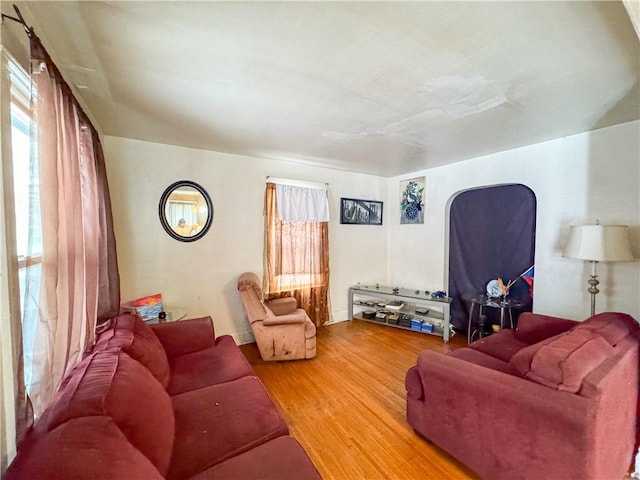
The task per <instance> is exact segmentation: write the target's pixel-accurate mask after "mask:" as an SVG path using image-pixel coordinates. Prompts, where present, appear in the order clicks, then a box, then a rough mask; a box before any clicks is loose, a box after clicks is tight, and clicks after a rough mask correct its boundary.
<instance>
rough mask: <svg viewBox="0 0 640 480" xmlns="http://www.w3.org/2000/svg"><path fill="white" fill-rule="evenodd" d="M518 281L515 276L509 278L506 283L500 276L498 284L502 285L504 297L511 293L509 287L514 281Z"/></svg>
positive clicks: (501, 289)
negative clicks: (511, 278)
mask: <svg viewBox="0 0 640 480" xmlns="http://www.w3.org/2000/svg"><path fill="white" fill-rule="evenodd" d="M516 281H518V279H517V278H514V279H513V280H509V281H508V282H507V284H506V285H505V284H504V281H503V280H502V278H500V277H498V286H499V287H500V291H501V292H502V296H503V297H506V296H507V295H509V289H510V288H511V287H512V286H513V284H514V283H516Z"/></svg>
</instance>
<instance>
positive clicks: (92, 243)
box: [23, 35, 120, 415]
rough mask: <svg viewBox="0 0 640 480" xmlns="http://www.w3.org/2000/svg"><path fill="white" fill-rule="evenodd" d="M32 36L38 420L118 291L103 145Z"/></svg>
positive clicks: (32, 384) (32, 390) (33, 379)
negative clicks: (38, 234) (38, 251)
mask: <svg viewBox="0 0 640 480" xmlns="http://www.w3.org/2000/svg"><path fill="white" fill-rule="evenodd" d="M30 38H31V77H32V81H33V83H34V86H35V89H36V91H37V97H35V98H34V99H33V101H34V102H36V103H35V104H34V108H33V109H34V111H35V117H34V119H35V124H36V128H37V135H36V138H35V139H34V141H35V142H36V144H37V146H38V147H37V158H38V168H39V180H40V181H39V187H40V190H39V195H40V202H39V204H40V213H41V219H42V220H41V221H42V268H41V279H40V285H39V286H40V290H39V295H38V297H37V299H36V301H37V302H38V308H37V319H35V321H34V322H33V324H32V326H31V327H32V328H33V340H32V342H31V344H30V345H29V348H30V349H31V351H30V352H27V351H25V358H27V356H28V357H29V358H30V365H28V366H29V367H30V372H29V375H27V378H28V383H27V391H28V392H29V396H30V398H31V400H32V403H33V406H34V411H35V413H36V415H38V414H39V413H40V412H41V411H42V409H43V407H44V405H45V404H46V402H47V401H48V400H49V399H50V398H51V396H52V395H53V393H54V392H55V390H56V389H57V387H58V385H59V383H60V381H61V380H62V378H63V377H64V375H65V374H66V373H67V372H68V371H69V370H70V369H71V368H73V366H75V365H76V364H77V363H78V362H79V361H80V360H81V358H82V355H83V353H84V352H85V351H86V350H87V348H88V347H90V346H91V345H92V343H93V341H94V339H95V329H96V325H97V324H99V323H102V322H104V321H106V320H108V319H109V318H112V317H113V316H115V315H116V314H117V313H118V309H119V304H120V292H119V275H118V269H117V258H116V250H115V238H114V232H113V219H112V213H111V202H110V199H109V189H108V185H107V178H106V171H105V165H104V157H103V153H102V146H101V145H100V142H99V139H98V135H97V132H96V131H95V129H94V127H93V125H92V124H91V122H90V120H89V119H88V118H87V116H86V115H85V114H84V112H83V111H82V108H81V107H80V106H79V104H78V102H77V101H76V99H75V98H74V97H73V94H72V92H71V90H70V88H69V86H68V85H67V84H66V83H65V81H64V79H63V78H62V76H61V75H60V72H59V71H58V69H57V68H56V66H55V65H54V64H53V62H52V61H51V59H50V57H49V55H48V54H47V52H46V51H45V49H44V47H43V46H42V44H41V43H40V40H39V39H38V38H37V37H36V36H35V35H32V36H31V37H30ZM23 323H24V321H23ZM25 348H26V347H25ZM25 363H26V362H25Z"/></svg>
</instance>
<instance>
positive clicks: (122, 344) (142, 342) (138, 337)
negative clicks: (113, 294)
mask: <svg viewBox="0 0 640 480" xmlns="http://www.w3.org/2000/svg"><path fill="white" fill-rule="evenodd" d="M114 347H116V348H122V350H124V351H125V352H126V353H127V355H129V356H130V357H132V358H133V359H135V360H137V361H138V362H140V363H141V364H142V365H144V366H145V367H147V369H148V370H149V371H150V372H151V374H152V375H153V376H154V377H155V378H156V379H157V380H158V381H159V382H160V383H161V384H162V386H163V387H164V388H167V386H168V385H169V379H170V375H171V372H170V367H169V360H168V359H167V353H166V352H165V351H164V348H163V347H162V343H160V340H159V339H158V337H157V336H156V334H155V333H154V331H153V330H152V329H151V327H150V326H149V325H147V324H146V323H144V321H143V320H142V319H141V318H140V317H139V316H137V315H133V314H121V315H118V316H117V317H116V318H115V319H114V320H113V327H112V328H110V329H109V330H107V331H106V332H104V333H102V334H101V335H100V337H99V338H98V342H97V344H96V350H99V349H102V348H114Z"/></svg>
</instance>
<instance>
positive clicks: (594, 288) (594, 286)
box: [587, 260, 600, 317]
mask: <svg viewBox="0 0 640 480" xmlns="http://www.w3.org/2000/svg"><path fill="white" fill-rule="evenodd" d="M596 263H598V262H596V261H594V260H592V261H591V264H592V268H591V278H590V279H589V280H588V281H587V283H588V284H589V288H588V289H587V292H589V293H590V294H591V316H592V317H593V316H594V315H595V314H596V294H597V293H599V292H600V290H598V285H599V284H600V281H599V280H598V276H597V275H596Z"/></svg>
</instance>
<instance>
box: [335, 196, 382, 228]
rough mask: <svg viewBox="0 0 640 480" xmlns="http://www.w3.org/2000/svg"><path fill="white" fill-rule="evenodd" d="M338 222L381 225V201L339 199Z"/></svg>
mask: <svg viewBox="0 0 640 480" xmlns="http://www.w3.org/2000/svg"><path fill="white" fill-rule="evenodd" d="M340 223H347V224H352V225H382V202H377V201H375V200H360V199H358V198H341V199H340Z"/></svg>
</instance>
